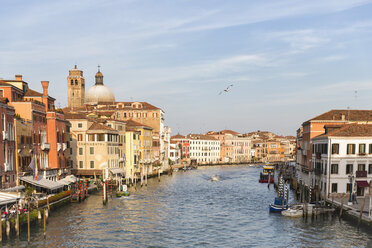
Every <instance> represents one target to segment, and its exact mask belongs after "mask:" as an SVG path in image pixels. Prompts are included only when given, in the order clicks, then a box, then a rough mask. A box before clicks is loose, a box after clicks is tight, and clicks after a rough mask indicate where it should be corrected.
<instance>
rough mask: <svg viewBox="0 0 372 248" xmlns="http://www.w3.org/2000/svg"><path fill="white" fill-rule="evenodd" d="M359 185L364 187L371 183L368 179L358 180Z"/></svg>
mask: <svg viewBox="0 0 372 248" xmlns="http://www.w3.org/2000/svg"><path fill="white" fill-rule="evenodd" d="M356 183H357V185H358V187H360V188H364V187H369V183H368V182H367V181H365V180H364V181H356Z"/></svg>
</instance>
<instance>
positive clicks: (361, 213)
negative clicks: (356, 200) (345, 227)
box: [358, 196, 367, 227]
mask: <svg viewBox="0 0 372 248" xmlns="http://www.w3.org/2000/svg"><path fill="white" fill-rule="evenodd" d="M366 198H367V196H365V197H364V199H363V203H362V206H361V207H360V214H359V220H358V227H359V225H360V222H361V220H362V215H363V210H364V205H365V204H366Z"/></svg>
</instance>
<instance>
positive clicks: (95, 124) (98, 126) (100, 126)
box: [88, 122, 116, 132]
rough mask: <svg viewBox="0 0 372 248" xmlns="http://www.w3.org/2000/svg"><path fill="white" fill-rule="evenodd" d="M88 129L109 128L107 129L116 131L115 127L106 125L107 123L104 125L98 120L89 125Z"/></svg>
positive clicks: (102, 129) (103, 129)
mask: <svg viewBox="0 0 372 248" xmlns="http://www.w3.org/2000/svg"><path fill="white" fill-rule="evenodd" d="M88 130H89V131H93V130H101V131H105V130H107V131H115V132H116V130H115V129H113V128H111V127H109V126H106V125H102V124H100V123H98V122H94V123H93V124H92V125H91V126H90V127H89V129H88Z"/></svg>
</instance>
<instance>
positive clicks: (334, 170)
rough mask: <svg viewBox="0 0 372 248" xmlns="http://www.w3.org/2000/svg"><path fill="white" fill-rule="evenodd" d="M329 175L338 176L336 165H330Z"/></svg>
mask: <svg viewBox="0 0 372 248" xmlns="http://www.w3.org/2000/svg"><path fill="white" fill-rule="evenodd" d="M331 174H338V164H331Z"/></svg>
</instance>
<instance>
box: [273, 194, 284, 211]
mask: <svg viewBox="0 0 372 248" xmlns="http://www.w3.org/2000/svg"><path fill="white" fill-rule="evenodd" d="M287 206H288V205H287V204H286V201H285V200H284V204H283V198H282V197H281V196H279V197H275V200H274V204H270V207H269V209H270V212H281V211H283V210H287V209H288V207H287Z"/></svg>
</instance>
